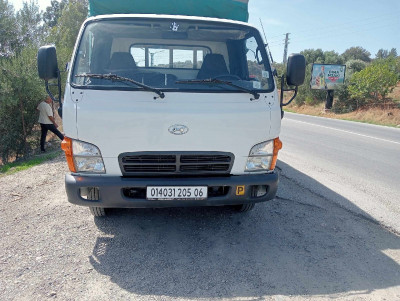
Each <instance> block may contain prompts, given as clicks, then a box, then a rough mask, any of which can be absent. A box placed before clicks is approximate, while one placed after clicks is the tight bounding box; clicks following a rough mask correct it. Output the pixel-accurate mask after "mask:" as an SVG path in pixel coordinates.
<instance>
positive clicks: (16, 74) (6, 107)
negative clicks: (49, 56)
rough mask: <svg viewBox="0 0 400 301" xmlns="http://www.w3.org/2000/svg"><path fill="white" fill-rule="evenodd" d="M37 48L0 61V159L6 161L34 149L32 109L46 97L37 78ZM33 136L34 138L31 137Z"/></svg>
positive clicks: (33, 111)
mask: <svg viewBox="0 0 400 301" xmlns="http://www.w3.org/2000/svg"><path fill="white" fill-rule="evenodd" d="M36 53H37V49H35V48H33V47H27V48H24V49H23V50H22V51H21V53H19V54H18V55H17V56H14V57H11V58H6V59H2V60H0V159H1V160H2V161H3V163H4V162H8V161H9V160H10V159H11V158H12V157H17V158H18V157H20V156H23V155H25V154H27V153H29V151H30V150H31V149H32V148H33V147H36V146H37V143H38V139H37V133H35V132H34V125H35V123H36V122H37V118H38V114H37V112H36V107H37V105H38V103H39V102H40V101H41V100H43V99H44V98H45V97H46V93H45V89H44V85H43V83H42V81H41V80H40V79H39V77H38V76H37V63H36ZM35 134H36V135H35Z"/></svg>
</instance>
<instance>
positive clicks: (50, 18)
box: [43, 0, 68, 28]
mask: <svg viewBox="0 0 400 301" xmlns="http://www.w3.org/2000/svg"><path fill="white" fill-rule="evenodd" d="M67 3H68V0H61V2H59V1H57V0H51V3H50V6H48V7H47V8H46V11H45V12H44V13H43V22H44V23H45V24H46V25H47V26H48V27H50V28H52V27H54V26H56V25H57V24H58V19H59V18H60V17H61V13H62V11H63V9H64V7H65V6H66V5H67Z"/></svg>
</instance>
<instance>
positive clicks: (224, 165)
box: [119, 152, 234, 176]
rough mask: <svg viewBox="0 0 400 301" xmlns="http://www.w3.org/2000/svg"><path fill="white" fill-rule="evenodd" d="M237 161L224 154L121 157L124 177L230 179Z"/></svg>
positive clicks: (127, 154)
mask: <svg viewBox="0 0 400 301" xmlns="http://www.w3.org/2000/svg"><path fill="white" fill-rule="evenodd" d="M233 161H234V155H233V154H231V153H223V152H196V153H192V152H176V153H175V152H173V153H171V152H168V153H166V152H146V153H143V152H141V153H124V154H121V155H120V156H119V164H120V167H121V171H122V174H123V175H124V176H138V175H142V176H143V175H148V176H153V175H154V176H157V175H215V174H216V175H229V174H230V171H231V169H232V166H233Z"/></svg>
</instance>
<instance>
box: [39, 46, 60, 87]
mask: <svg viewBox="0 0 400 301" xmlns="http://www.w3.org/2000/svg"><path fill="white" fill-rule="evenodd" d="M37 64H38V73H39V77H40V78H41V79H44V80H46V81H47V80H49V79H57V78H58V72H59V71H58V63H57V53H56V47H54V46H43V47H40V48H39V51H38V54H37Z"/></svg>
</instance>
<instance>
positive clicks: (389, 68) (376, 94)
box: [349, 59, 398, 105]
mask: <svg viewBox="0 0 400 301" xmlns="http://www.w3.org/2000/svg"><path fill="white" fill-rule="evenodd" d="M397 82H398V75H397V74H396V71H395V68H394V66H393V64H392V63H391V61H390V60H389V59H387V60H378V61H375V62H374V63H372V64H371V65H369V66H368V67H366V68H365V69H364V70H362V71H360V72H357V73H354V74H353V76H352V77H351V79H350V85H349V94H350V96H351V97H352V98H355V99H358V100H359V101H360V102H361V105H363V104H365V103H368V102H370V101H371V100H372V101H374V102H383V101H384V100H385V97H386V96H387V94H388V93H389V92H391V91H392V90H393V88H394V87H395V86H396V84H397Z"/></svg>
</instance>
